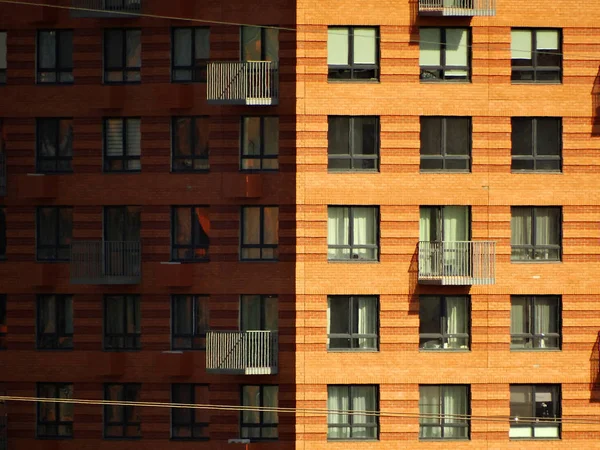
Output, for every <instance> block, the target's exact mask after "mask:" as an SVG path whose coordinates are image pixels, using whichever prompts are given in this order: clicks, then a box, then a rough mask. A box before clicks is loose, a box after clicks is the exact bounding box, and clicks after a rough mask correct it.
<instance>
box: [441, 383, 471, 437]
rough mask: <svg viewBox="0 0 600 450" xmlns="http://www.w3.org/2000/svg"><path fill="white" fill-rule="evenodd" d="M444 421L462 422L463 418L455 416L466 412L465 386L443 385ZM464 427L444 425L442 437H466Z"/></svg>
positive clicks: (463, 421)
mask: <svg viewBox="0 0 600 450" xmlns="http://www.w3.org/2000/svg"><path fill="white" fill-rule="evenodd" d="M443 392H444V411H443V414H444V423H449V424H450V423H451V424H459V423H460V424H462V423H465V419H463V418H458V417H456V416H457V415H460V416H464V415H466V414H467V410H468V406H467V388H466V387H465V386H452V385H447V386H444V389H443ZM466 431H467V429H466V427H444V438H450V439H452V438H464V437H467V434H466Z"/></svg>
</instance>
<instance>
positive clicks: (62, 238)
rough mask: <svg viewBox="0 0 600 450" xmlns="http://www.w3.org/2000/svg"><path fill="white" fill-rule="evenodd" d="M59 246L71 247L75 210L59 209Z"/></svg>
mask: <svg viewBox="0 0 600 450" xmlns="http://www.w3.org/2000/svg"><path fill="white" fill-rule="evenodd" d="M59 220H60V223H59V227H60V229H59V236H58V239H59V241H58V242H59V244H60V245H69V244H70V243H71V236H72V235H73V208H60V209H59Z"/></svg>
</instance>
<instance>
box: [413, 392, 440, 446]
mask: <svg viewBox="0 0 600 450" xmlns="http://www.w3.org/2000/svg"><path fill="white" fill-rule="evenodd" d="M440 391H441V389H440V387H439V386H421V387H420V388H419V414H421V417H420V419H419V423H420V425H421V427H420V432H419V435H420V437H422V438H439V437H441V435H442V428H441V427H440V426H438V425H439V423H440V418H439V417H438V415H439V414H440Z"/></svg>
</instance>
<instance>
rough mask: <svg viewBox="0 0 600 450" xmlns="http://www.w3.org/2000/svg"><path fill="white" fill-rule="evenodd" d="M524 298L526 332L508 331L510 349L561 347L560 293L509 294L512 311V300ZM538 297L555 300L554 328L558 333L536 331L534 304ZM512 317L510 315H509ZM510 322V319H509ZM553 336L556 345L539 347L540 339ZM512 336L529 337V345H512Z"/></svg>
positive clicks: (544, 349)
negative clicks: (530, 343)
mask: <svg viewBox="0 0 600 450" xmlns="http://www.w3.org/2000/svg"><path fill="white" fill-rule="evenodd" d="M519 299H521V300H523V299H524V300H526V314H527V320H526V323H527V325H528V326H527V328H528V329H529V332H528V333H513V332H512V330H511V332H510V338H511V342H510V349H511V351H534V352H537V351H547V350H550V351H556V350H561V349H562V335H563V333H562V298H561V296H560V295H511V296H510V304H511V311H512V304H513V300H519ZM538 299H545V300H554V301H555V302H556V305H555V307H556V323H555V324H554V325H556V329H557V330H558V333H536V331H537V328H538V327H537V325H536V322H537V320H536V309H535V304H536V301H537V300H538ZM511 318H512V317H511ZM511 323H512V321H511ZM511 327H512V325H511ZM547 337H549V338H554V339H556V340H557V346H556V347H540V341H541V340H542V339H544V338H547ZM513 338H517V339H519V338H520V339H530V340H531V342H532V346H531V347H525V346H523V347H513ZM536 344H537V345H536Z"/></svg>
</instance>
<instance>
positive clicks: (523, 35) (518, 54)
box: [510, 30, 531, 60]
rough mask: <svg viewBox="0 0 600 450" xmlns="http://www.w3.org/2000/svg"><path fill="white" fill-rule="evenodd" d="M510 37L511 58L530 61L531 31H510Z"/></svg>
mask: <svg viewBox="0 0 600 450" xmlns="http://www.w3.org/2000/svg"><path fill="white" fill-rule="evenodd" d="M510 36H511V43H510V52H511V58H512V59H525V60H531V31H529V30H512V31H511V33H510Z"/></svg>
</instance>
